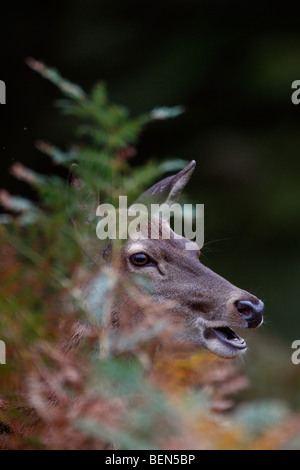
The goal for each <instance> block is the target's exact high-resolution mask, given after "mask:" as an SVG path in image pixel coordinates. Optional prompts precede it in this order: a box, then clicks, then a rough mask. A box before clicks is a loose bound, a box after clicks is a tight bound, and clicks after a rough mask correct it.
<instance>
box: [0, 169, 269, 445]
mask: <svg viewBox="0 0 300 470" xmlns="http://www.w3.org/2000/svg"><path fill="white" fill-rule="evenodd" d="M195 165H196V162H195V161H194V160H193V161H191V162H190V163H189V164H188V165H187V166H186V167H185V168H183V169H182V170H181V171H179V172H178V173H177V174H175V175H172V176H168V177H166V178H164V179H162V180H161V181H159V182H157V183H156V184H154V185H153V186H151V187H150V188H149V189H148V190H147V191H146V192H145V193H143V194H142V195H141V196H140V197H139V198H138V200H137V202H138V203H142V204H145V205H149V204H154V203H155V204H157V203H161V204H163V203H164V204H167V205H172V204H173V203H176V202H177V201H178V200H179V198H180V195H181V193H182V191H183V189H184V188H185V186H186V185H187V183H188V181H189V180H190V178H191V175H192V173H193V171H194V169H195ZM72 185H73V186H74V187H75V189H76V192H77V193H82V191H81V190H82V183H81V182H80V181H79V180H78V179H76V178H72ZM90 195H91V194H90V193H89V197H88V200H86V196H84V203H83V205H82V208H83V209H84V212H85V215H84V220H85V222H84V223H85V224H86V223H88V224H91V220H92V219H91V211H92V212H93V213H94V214H95V211H94V209H92V208H95V201H93V202H92V203H91V198H90ZM93 198H94V194H93ZM72 221H73V224H74V226H75V231H76V233H77V239H78V240H79V243H80V245H81V247H82V249H83V251H85V253H86V254H87V256H88V258H90V257H91V256H93V257H95V253H98V254H97V257H98V258H97V259H94V260H93V262H95V264H96V265H98V264H99V261H100V270H99V277H98V278H97V274H96V276H95V275H94V273H93V276H92V277H91V278H90V279H89V280H88V281H87V282H86V283H83V284H82V285H80V290H79V291H80V295H82V296H83V298H84V299H85V302H86V305H87V306H88V307H90V305H91V302H92V300H91V297H93V299H95V295H96V297H97V283H98V282H101V279H102V278H101V272H102V270H103V264H102V261H104V262H105V263H107V264H108V265H110V264H111V263H112V252H113V249H112V244H111V242H109V243H108V244H106V246H105V247H104V248H103V247H101V246H99V244H98V240H97V239H96V233H94V240H93V243H92V245H93V246H92V247H91V246H87V245H86V244H87V243H88V240H86V239H85V238H84V237H83V233H84V230H83V231H82V230H81V227H80V225H79V224H78V221H75V220H74V219H73V220H72ZM81 222H82V221H81ZM140 228H141V233H142V234H144V235H149V232H150V234H151V235H152V234H153V232H155V230H158V233H155V235H156V236H155V237H151V236H150V237H149V236H144V237H140V238H138V239H134V238H128V239H126V240H125V241H124V243H123V244H122V245H121V248H120V250H119V251H118V268H119V270H120V272H121V273H122V276H123V277H124V278H125V279H135V277H136V276H137V275H142V276H143V277H145V278H146V279H147V282H149V283H150V285H151V291H150V294H147V295H150V296H151V297H150V306H151V305H152V304H153V308H154V305H163V306H166V308H164V309H163V314H164V315H167V316H169V317H170V318H171V321H172V318H173V315H174V318H178V317H179V318H180V319H181V322H180V330H179V331H178V330H177V329H176V330H175V331H176V333H175V339H174V340H175V342H176V344H177V345H179V348H180V345H181V344H182V345H186V344H188V345H191V346H192V347H196V348H197V349H198V348H199V349H206V350H208V351H210V352H211V353H213V354H214V355H216V356H217V357H219V358H222V359H233V358H236V357H238V356H240V355H241V354H243V353H245V352H246V350H247V344H246V341H245V340H244V339H243V338H242V337H240V336H239V335H238V334H237V333H236V332H235V331H234V330H235V329H236V328H244V329H248V328H257V327H259V326H260V325H261V324H262V323H263V311H264V303H263V301H262V300H260V299H258V298H257V297H256V296H255V295H253V294H251V293H249V292H247V291H245V290H243V289H241V288H239V287H236V286H234V285H233V284H231V283H230V282H229V281H227V280H226V279H224V278H223V277H221V276H220V275H218V274H217V273H215V272H213V271H212V270H211V269H209V268H208V267H207V266H206V265H204V264H203V263H202V262H201V260H200V252H201V250H200V249H199V246H198V245H197V243H196V242H194V241H191V240H188V239H187V238H185V237H184V236H181V235H178V234H177V236H176V235H175V232H174V231H173V230H172V229H171V227H170V221H169V220H166V219H165V218H163V219H161V220H160V221H159V224H158V225H157V224H153V220H152V219H151V220H146V222H145V223H144V224H141V227H140ZM164 229H167V231H168V233H169V234H170V236H169V237H168V238H163V237H162V233H163V231H164ZM187 245H188V246H189V249H186V247H187ZM99 300H100V302H101V301H102V300H101V299H99ZM124 307H127V313H128V307H129V310H132V313H131V316H132V318H131V322H132V326H133V328H134V327H135V326H137V325H138V323H139V319H140V318H141V316H142V312H141V310H142V307H141V305H139V302H134V301H133V300H132V298H130V296H129V295H128V294H127V293H126V292H125V293H124V292H122V293H121V294H120V295H119V296H116V298H114V299H113V302H112V304H111V310H112V315H111V324H109V325H108V327H109V328H110V329H111V331H112V332H115V331H118V329H120V330H121V328H120V324H121V323H122V315H124V311H126V308H124ZM92 330H93V328H92V327H90V325H86V324H84V323H82V322H81V321H80V322H79V323H76V325H75V328H74V329H72V330H71V334H70V338H69V339H68V340H67V341H66V343H64V344H63V345H60V347H61V350H62V351H63V352H64V351H69V350H70V349H76V350H78V349H79V348H80V344H81V342H82V341H83V339H84V338H86V337H88V336H89V334H92V333H91V332H92ZM0 405H1V404H0ZM0 408H1V406H0ZM4 408H5V406H4V405H3V409H4ZM26 413H27V414H28V413H29V414H30V419H31V421H32V424H31V425H30V427H29V431H28V432H29V433H30V432H31V430H32V429H34V428H35V427H37V426H38V423H39V418H38V417H36V416H35V413H34V410H29V411H26ZM31 413H32V417H31ZM28 432H27V430H24V429H18V428H16V429H14V428H11V427H10V425H8V424H6V423H3V422H0V449H7V448H10V437H11V436H12V437H14V436H18V435H20V436H23V435H27V434H28Z"/></svg>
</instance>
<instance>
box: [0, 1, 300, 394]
mask: <svg viewBox="0 0 300 470" xmlns="http://www.w3.org/2000/svg"><path fill="white" fill-rule="evenodd" d="M10 8H11V7H9V4H8V2H3V3H2V5H1V9H2V13H1V33H0V34H1V69H0V70H1V74H0V79H1V80H4V81H5V82H6V86H7V105H6V106H1V108H0V118H1V130H0V180H1V181H0V187H5V188H6V189H8V190H9V191H10V192H12V193H14V194H21V195H25V196H33V194H32V193H31V192H30V189H29V188H28V186H27V185H26V184H25V183H22V182H20V181H17V180H16V179H15V178H14V177H12V176H11V175H10V174H9V168H10V166H11V165H12V164H13V163H14V162H15V161H20V162H22V163H23V164H24V165H26V166H29V167H31V168H33V169H35V170H36V171H39V172H46V173H48V172H49V173H54V172H55V171H57V170H56V168H55V167H53V166H52V165H51V163H50V159H49V163H48V164H47V161H46V159H45V157H41V154H40V152H39V151H38V150H37V149H36V148H35V143H36V141H37V140H45V141H49V142H51V143H53V144H55V145H58V146H61V147H62V148H67V147H68V145H69V144H70V143H71V142H72V139H73V135H72V130H73V123H72V120H71V119H66V118H65V117H63V116H61V115H60V114H59V113H58V111H57V109H56V108H55V106H54V102H55V100H57V99H59V98H60V94H59V92H58V91H57V90H56V89H55V87H54V86H53V85H51V84H50V83H49V82H47V81H44V80H42V79H41V77H40V76H38V75H37V74H35V73H34V72H33V71H31V70H30V69H29V68H28V67H27V66H26V64H25V59H26V58H27V57H34V58H35V59H38V60H41V61H44V62H45V63H46V64H47V65H49V66H52V67H55V68H57V69H58V70H59V71H60V72H61V74H62V75H63V76H64V77H66V78H68V79H70V80H71V81H73V82H75V83H78V84H80V85H81V86H82V87H83V88H84V89H86V90H89V89H90V88H91V86H92V85H93V84H94V83H95V82H96V81H97V80H99V79H101V80H104V81H106V82H107V84H108V89H109V93H110V96H111V98H112V100H113V101H115V102H117V103H119V104H124V105H125V106H126V107H128V108H129V109H130V110H131V112H132V115H135V114H138V113H142V112H144V111H149V110H151V109H152V108H154V107H156V106H163V105H168V106H173V105H183V106H184V107H185V109H186V112H185V113H184V114H183V115H182V116H180V117H179V118H177V119H175V120H170V121H162V122H156V123H154V124H151V125H150V126H149V127H148V128H147V130H146V132H144V134H143V136H142V138H141V140H140V144H139V147H138V154H137V156H136V157H135V158H134V160H133V161H132V163H133V164H134V165H140V164H142V162H143V161H145V160H146V159H148V158H149V157H156V158H157V159H158V160H159V159H162V158H166V157H177V158H184V159H187V160H191V159H195V160H196V161H197V169H196V172H195V174H194V175H193V178H192V180H191V182H190V185H189V187H188V190H189V195H190V197H191V198H192V199H193V201H194V202H195V203H196V202H198V203H204V204H205V247H204V249H203V258H202V259H203V262H204V263H205V264H207V265H209V266H210V267H211V268H212V269H213V270H215V271H217V272H218V273H220V274H221V275H223V276H224V277H226V278H227V279H229V280H230V281H231V282H233V283H234V284H237V285H238V286H239V287H242V288H244V289H246V290H248V291H251V292H253V293H255V294H256V295H257V296H258V297H260V298H261V299H262V300H264V302H265V304H266V324H265V325H264V326H263V328H261V329H260V331H259V332H249V335H248V336H249V338H250V342H249V344H250V349H251V352H250V354H249V356H247V357H246V359H245V361H246V362H247V361H249V368H250V370H251V364H252V362H253V364H255V365H256V367H257V365H258V363H259V364H260V366H261V368H262V370H264V369H263V367H265V375H264V374H261V375H260V377H263V376H264V377H265V382H264V381H263V379H261V383H262V385H261V390H260V393H261V394H263V393H264V390H265V393H266V394H267V393H268V394H270V381H269V374H270V373H273V374H274V376H275V375H276V374H277V373H278V368H277V366H278V367H279V365H280V364H281V365H282V369H284V368H285V367H288V368H291V369H289V370H290V372H289V374H290V375H288V376H287V377H283V378H282V380H287V381H288V380H290V377H291V376H293V383H295V380H296V381H297V380H298V383H299V384H300V374H299V372H300V365H299V366H298V368H297V366H293V365H292V364H291V360H290V357H291V353H292V350H291V343H292V341H294V340H295V339H300V323H299V313H300V302H299V289H300V288H299V285H300V243H299V234H300V217H299V213H300V184H299V180H300V178H299V177H300V158H299V157H300V132H299V125H300V106H296V105H293V104H292V102H291V94H292V90H291V84H292V82H293V81H294V80H297V79H298V80H299V79H300V30H299V20H298V15H297V12H296V11H295V10H293V11H292V10H291V8H288V7H286V8H284V9H283V8H282V7H281V9H280V10H279V8H278V10H277V9H276V7H275V6H273V8H272V10H271V9H270V7H267V6H264V5H263V4H261V5H260V7H257V6H255V5H253V4H252V3H251V2H246V3H244V4H242V5H241V4H240V3H235V2H222V1H212V0H211V1H201V0H173V1H167V0H160V2H153V1H151V2H150V1H148V0H144V1H143V2H137V1H135V0H127V1H126V2H121V1H117V0H109V1H107V0H86V1H85V2H82V1H79V0H62V1H60V2H57V1H53V2H51V3H49V4H45V5H44V4H41V3H40V2H37V1H32V0H29V1H28V2H25V3H19V4H18V7H15V8H14V9H12V8H11V9H10ZM250 333H251V334H250ZM253 333H254V334H253ZM246 337H247V335H246ZM266 356H267V357H268V361H266V363H264V358H265V357H266ZM251 361H252V362H251ZM270 361H273V365H274V368H273V369H272V368H271V369H272V370H273V372H270V370H271V369H270V368H269V364H270ZM255 370H256V369H255ZM255 373H256V372H253V374H254V375H255ZM297 377H299V379H297ZM285 385H286V384H285ZM281 386H283V384H278V383H276V384H275V385H274V387H275V388H274V394H275V395H276V394H280V388H281ZM276 387H277V388H278V389H276ZM285 390H286V389H285ZM271 393H272V391H271ZM285 393H286V392H285ZM297 393H298V392H297ZM299 400H300V396H299Z"/></svg>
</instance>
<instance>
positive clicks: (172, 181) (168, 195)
mask: <svg viewBox="0 0 300 470" xmlns="http://www.w3.org/2000/svg"><path fill="white" fill-rule="evenodd" d="M195 166H196V162H195V160H192V161H191V162H190V163H189V164H188V165H187V166H186V167H185V168H183V170H181V171H180V172H179V173H177V174H176V175H172V176H168V177H167V178H164V179H163V180H161V181H159V182H158V183H156V184H155V185H154V186H151V188H149V189H148V190H147V191H146V192H144V193H143V194H142V195H141V196H140V197H139V198H138V200H137V201H136V202H138V203H142V204H145V205H149V204H163V203H166V204H169V205H172V204H174V203H176V202H177V201H178V199H179V197H180V194H181V192H182V190H183V189H184V187H185V186H186V185H187V183H188V181H189V179H190V177H191V175H192V173H193V171H194V169H195Z"/></svg>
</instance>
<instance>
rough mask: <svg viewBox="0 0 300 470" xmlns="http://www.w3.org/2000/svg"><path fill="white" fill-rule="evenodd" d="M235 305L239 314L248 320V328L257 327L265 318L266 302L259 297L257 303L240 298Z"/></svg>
mask: <svg viewBox="0 0 300 470" xmlns="http://www.w3.org/2000/svg"><path fill="white" fill-rule="evenodd" d="M235 307H236V309H237V312H238V314H239V316H240V317H241V318H242V319H243V320H246V321H247V322H248V328H257V327H258V326H259V325H260V324H261V323H262V320H263V315H262V314H263V311H264V308H265V304H264V303H263V302H262V301H261V300H258V299H257V303H254V302H251V301H250V300H238V301H237V302H235Z"/></svg>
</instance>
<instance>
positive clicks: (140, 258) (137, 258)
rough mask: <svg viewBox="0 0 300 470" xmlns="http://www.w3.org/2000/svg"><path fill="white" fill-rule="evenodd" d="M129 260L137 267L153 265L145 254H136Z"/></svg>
mask: <svg viewBox="0 0 300 470" xmlns="http://www.w3.org/2000/svg"><path fill="white" fill-rule="evenodd" d="M129 259H130V261H131V263H132V264H134V265H135V266H146V265H147V264H150V263H151V259H150V257H149V256H148V255H146V254H145V253H135V254H134V255H131V256H130V258H129Z"/></svg>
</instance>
